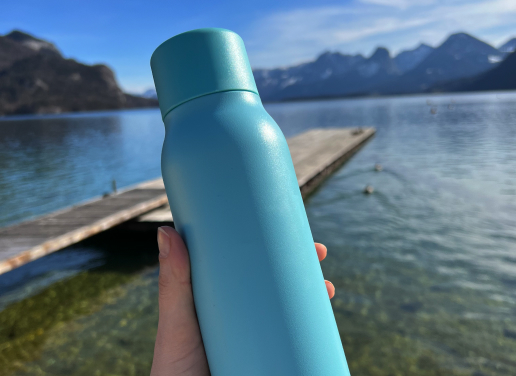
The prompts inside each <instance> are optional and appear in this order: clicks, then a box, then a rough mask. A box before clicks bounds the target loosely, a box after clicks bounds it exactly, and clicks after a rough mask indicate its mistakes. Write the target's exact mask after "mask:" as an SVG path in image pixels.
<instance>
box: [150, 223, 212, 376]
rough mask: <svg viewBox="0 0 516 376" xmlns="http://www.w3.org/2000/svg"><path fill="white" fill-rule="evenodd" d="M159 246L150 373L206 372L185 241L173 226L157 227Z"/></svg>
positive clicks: (206, 373)
mask: <svg viewBox="0 0 516 376" xmlns="http://www.w3.org/2000/svg"><path fill="white" fill-rule="evenodd" d="M158 247H159V299H158V300H159V320H158V332H157V334H156V345H155V347H154V359H153V361H152V370H151V375H153V376H158V375H159V376H161V375H180V374H181V375H183V374H187V371H189V372H190V373H188V374H195V375H209V368H208V363H207V360H206V354H205V352H204V347H203V343H202V338H201V332H200V330H199V323H198V321H197V316H196V313H195V306H194V300H193V295H192V284H191V281H190V258H189V256H188V251H187V249H186V246H185V243H184V242H183V239H181V236H180V235H179V234H178V232H177V231H176V230H174V229H173V228H172V227H160V228H159V229H158Z"/></svg>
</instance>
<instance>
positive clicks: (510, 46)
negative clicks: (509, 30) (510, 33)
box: [498, 38, 516, 54]
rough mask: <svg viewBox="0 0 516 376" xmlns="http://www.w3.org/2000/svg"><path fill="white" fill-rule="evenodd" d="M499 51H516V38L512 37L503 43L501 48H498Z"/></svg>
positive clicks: (508, 52) (506, 52) (504, 52)
mask: <svg viewBox="0 0 516 376" xmlns="http://www.w3.org/2000/svg"><path fill="white" fill-rule="evenodd" d="M498 51H500V52H501V53H503V54H510V53H511V52H514V51H516V38H512V39H511V40H508V41H507V42H505V43H504V44H502V45H501V46H500V48H498Z"/></svg>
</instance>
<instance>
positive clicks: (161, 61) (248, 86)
mask: <svg viewBox="0 0 516 376" xmlns="http://www.w3.org/2000/svg"><path fill="white" fill-rule="evenodd" d="M151 69H152V75H153V76H154V84H155V85H156V92H157V94H158V100H159V107H160V109H161V115H162V116H163V118H165V116H166V115H167V114H168V113H169V112H170V111H171V110H173V109H174V108H175V107H177V106H179V105H180V104H182V103H184V102H186V101H189V100H191V99H194V98H197V97H200V96H203V95H206V94H212V93H218V92H221V91H232V90H243V91H250V92H253V93H256V94H258V90H257V89H256V84H255V82H254V77H253V72H252V70H251V66H250V64H249V59H248V58H247V53H246V51H245V47H244V42H243V41H242V38H240V37H239V36H238V34H236V33H234V32H232V31H230V30H225V29H216V28H208V29H197V30H192V31H187V32H186V33H182V34H179V35H176V36H175V37H172V38H170V39H168V40H166V41H165V42H163V43H162V44H161V45H160V46H159V47H158V48H156V50H155V51H154V53H153V54H152V57H151Z"/></svg>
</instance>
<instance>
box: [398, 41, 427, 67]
mask: <svg viewBox="0 0 516 376" xmlns="http://www.w3.org/2000/svg"><path fill="white" fill-rule="evenodd" d="M433 50H434V49H433V47H430V46H429V45H427V44H424V43H421V44H420V45H419V46H418V47H416V48H415V49H413V50H408V51H402V52H400V53H399V54H398V55H396V57H395V58H394V62H395V63H396V66H397V67H398V70H399V71H400V72H401V73H405V72H407V71H409V70H411V69H413V68H415V67H416V66H417V65H418V64H419V63H421V61H423V59H424V58H425V57H427V56H428V55H429V54H430V53H431V52H432V51H433Z"/></svg>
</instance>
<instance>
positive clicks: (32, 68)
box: [0, 30, 158, 116]
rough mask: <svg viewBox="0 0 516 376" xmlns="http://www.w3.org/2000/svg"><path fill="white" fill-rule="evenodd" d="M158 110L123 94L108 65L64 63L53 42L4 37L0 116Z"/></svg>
mask: <svg viewBox="0 0 516 376" xmlns="http://www.w3.org/2000/svg"><path fill="white" fill-rule="evenodd" d="M157 105H158V102H157V100H156V99H152V98H142V97H138V96H134V95H130V94H126V93H124V92H123V91H122V90H121V89H120V87H119V85H118V83H117V81H116V78H115V75H114V73H113V71H112V70H111V69H110V68H109V67H107V66H106V65H103V64H97V65H86V64H82V63H79V62H77V61H75V60H73V59H66V58H64V57H63V55H62V54H61V52H60V51H59V50H58V49H57V47H56V46H55V45H53V44H52V43H50V42H48V41H45V40H43V39H39V38H36V37H34V36H32V35H30V34H27V33H24V32H22V31H19V30H14V31H12V32H11V33H9V34H6V35H4V36H0V115H4V116H5V115H15V114H33V113H36V114H48V113H63V112H76V111H93V110H109V109H122V108H135V107H157Z"/></svg>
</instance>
